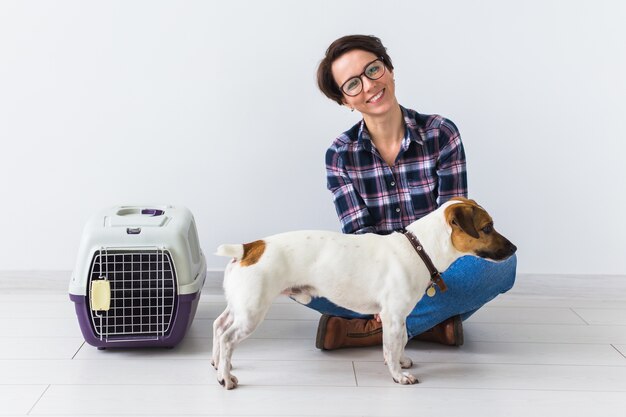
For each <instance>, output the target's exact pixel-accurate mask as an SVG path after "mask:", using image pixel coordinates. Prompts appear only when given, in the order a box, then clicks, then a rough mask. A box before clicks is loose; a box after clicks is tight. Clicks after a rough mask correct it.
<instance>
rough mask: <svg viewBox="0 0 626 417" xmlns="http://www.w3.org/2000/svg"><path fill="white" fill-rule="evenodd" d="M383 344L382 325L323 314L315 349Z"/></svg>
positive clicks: (375, 322)
mask: <svg viewBox="0 0 626 417" xmlns="http://www.w3.org/2000/svg"><path fill="white" fill-rule="evenodd" d="M382 344H383V325H382V324H381V323H378V322H377V321H376V320H374V319H371V320H367V319H344V318H341V317H335V316H328V315H326V314H323V315H322V317H320V323H319V326H318V327H317V338H316V340H315V347H317V348H318V349H322V350H333V349H339V348H345V347H361V346H377V345H382Z"/></svg>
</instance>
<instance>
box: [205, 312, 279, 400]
mask: <svg viewBox="0 0 626 417" xmlns="http://www.w3.org/2000/svg"><path fill="white" fill-rule="evenodd" d="M267 310H269V304H268V305H267V307H266V308H265V309H264V310H262V311H258V310H254V311H246V312H243V313H240V312H234V317H233V323H232V325H231V326H230V327H229V328H228V329H226V331H224V333H223V334H222V335H221V336H220V338H219V339H220V354H219V357H220V360H219V366H218V370H217V380H218V382H219V383H220V384H221V385H223V386H224V387H225V388H226V389H233V388H236V387H237V384H238V383H239V382H238V380H237V378H236V377H235V376H234V375H233V374H231V373H230V370H231V369H232V365H231V360H232V355H233V351H234V350H235V348H236V347H237V345H238V344H239V343H240V342H241V341H242V340H244V339H245V338H246V337H248V336H250V334H251V333H252V332H253V331H254V330H255V329H256V328H257V326H258V325H259V324H260V323H261V321H263V318H264V317H265V314H267Z"/></svg>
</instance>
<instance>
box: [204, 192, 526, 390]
mask: <svg viewBox="0 0 626 417" xmlns="http://www.w3.org/2000/svg"><path fill="white" fill-rule="evenodd" d="M407 230H408V231H410V232H412V233H413V234H414V235H416V236H418V237H419V239H420V241H421V245H422V246H423V248H424V249H425V250H426V252H427V253H428V254H429V255H430V258H431V259H432V262H433V264H434V266H435V267H436V268H437V269H438V270H439V271H444V270H446V269H447V268H448V267H449V266H450V265H451V264H452V262H454V261H455V260H456V259H458V258H459V257H461V256H463V255H474V256H480V257H482V258H485V259H489V260H493V261H498V260H503V259H506V258H508V257H509V256H511V255H512V254H513V253H515V251H516V249H517V248H516V247H515V245H513V244H512V243H511V242H509V241H508V240H507V239H506V238H505V237H503V236H502V235H500V234H499V233H498V232H496V231H495V229H494V228H493V221H492V219H491V217H490V216H489V214H488V213H487V212H486V211H485V210H484V209H483V208H482V207H480V206H479V205H478V204H476V202H474V201H473V200H468V199H462V198H456V199H452V200H450V201H448V202H446V203H445V204H443V205H442V206H441V207H440V208H438V209H437V210H435V211H434V212H432V213H430V214H428V215H427V216H425V217H423V218H421V219H419V220H417V221H415V222H413V223H411V224H410V225H409V226H408V227H407ZM216 254H217V255H221V256H230V257H233V258H234V259H233V261H232V262H231V263H230V264H229V265H228V266H227V268H226V272H225V275H224V292H225V295H226V300H227V307H226V309H225V310H224V312H223V313H222V314H221V315H220V316H219V317H218V318H217V319H216V320H215V322H214V324H213V359H212V363H213V366H214V367H215V368H216V369H217V378H218V381H219V382H220V384H222V385H224V386H225V387H226V388H227V389H232V388H235V387H236V386H237V378H236V377H235V376H234V375H232V374H231V372H230V371H231V357H232V354H233V350H234V349H235V347H236V346H237V344H238V343H239V342H241V341H242V340H243V339H245V338H246V337H248V336H249V335H250V334H251V333H252V332H253V331H254V330H255V329H256V328H257V326H258V325H259V323H261V322H262V321H263V319H264V317H265V314H266V313H267V311H268V309H269V308H270V305H271V304H272V301H273V300H274V299H275V298H276V297H277V296H278V295H280V294H287V295H290V296H292V297H293V298H295V299H296V300H297V301H299V302H301V303H304V304H306V303H308V302H310V300H311V297H312V296H320V297H326V298H327V299H329V300H330V301H332V302H333V303H335V304H337V305H340V306H342V307H345V308H348V309H350V310H353V311H356V312H359V313H363V314H379V315H380V319H381V321H382V325H383V329H384V332H383V353H384V358H385V360H386V362H387V366H388V367H389V371H390V372H391V376H392V377H393V379H394V381H396V382H399V383H401V384H414V383H416V382H417V379H416V378H415V377H414V376H413V375H411V374H410V373H408V372H402V370H401V368H409V367H411V366H412V361H411V359H409V358H407V357H405V356H404V347H405V345H406V342H407V333H406V329H405V321H406V317H407V316H408V314H409V313H410V312H411V310H412V309H413V308H414V307H415V305H416V304H417V302H418V301H419V300H420V299H421V298H422V296H423V295H424V292H425V291H426V289H427V288H428V287H429V286H430V285H431V275H430V274H429V271H428V270H427V268H426V266H425V264H424V262H422V260H420V258H419V257H418V255H417V253H416V250H415V249H414V247H413V246H412V244H411V242H410V241H409V240H408V239H407V237H405V236H404V235H403V234H402V233H392V234H390V235H377V234H373V233H372V234H363V235H346V234H341V233H336V232H326V231H297V232H288V233H282V234H278V235H274V236H270V237H267V238H265V239H263V240H257V241H255V242H252V243H246V244H236V245H221V246H220V247H219V248H218V249H217V253H216Z"/></svg>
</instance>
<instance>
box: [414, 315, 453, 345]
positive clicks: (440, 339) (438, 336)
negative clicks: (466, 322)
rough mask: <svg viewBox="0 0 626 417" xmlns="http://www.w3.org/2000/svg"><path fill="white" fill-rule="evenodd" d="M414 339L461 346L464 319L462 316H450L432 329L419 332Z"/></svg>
mask: <svg viewBox="0 0 626 417" xmlns="http://www.w3.org/2000/svg"><path fill="white" fill-rule="evenodd" d="M413 339H414V340H421V341H424V342H434V343H441V344H442V345H448V346H461V345H462V344H463V321H462V320H461V316H454V317H450V318H449V319H447V320H444V321H442V322H441V323H439V324H438V325H436V326H435V327H433V328H432V329H430V330H427V331H425V332H424V333H422V334H418V335H417V336H415V337H414V338H413Z"/></svg>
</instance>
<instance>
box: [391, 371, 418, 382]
mask: <svg viewBox="0 0 626 417" xmlns="http://www.w3.org/2000/svg"><path fill="white" fill-rule="evenodd" d="M393 380H394V382H397V383H398V384H402V385H413V384H418V383H419V381H418V380H417V378H415V376H413V375H411V374H410V373H408V372H402V374H400V376H399V377H398V378H393Z"/></svg>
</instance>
